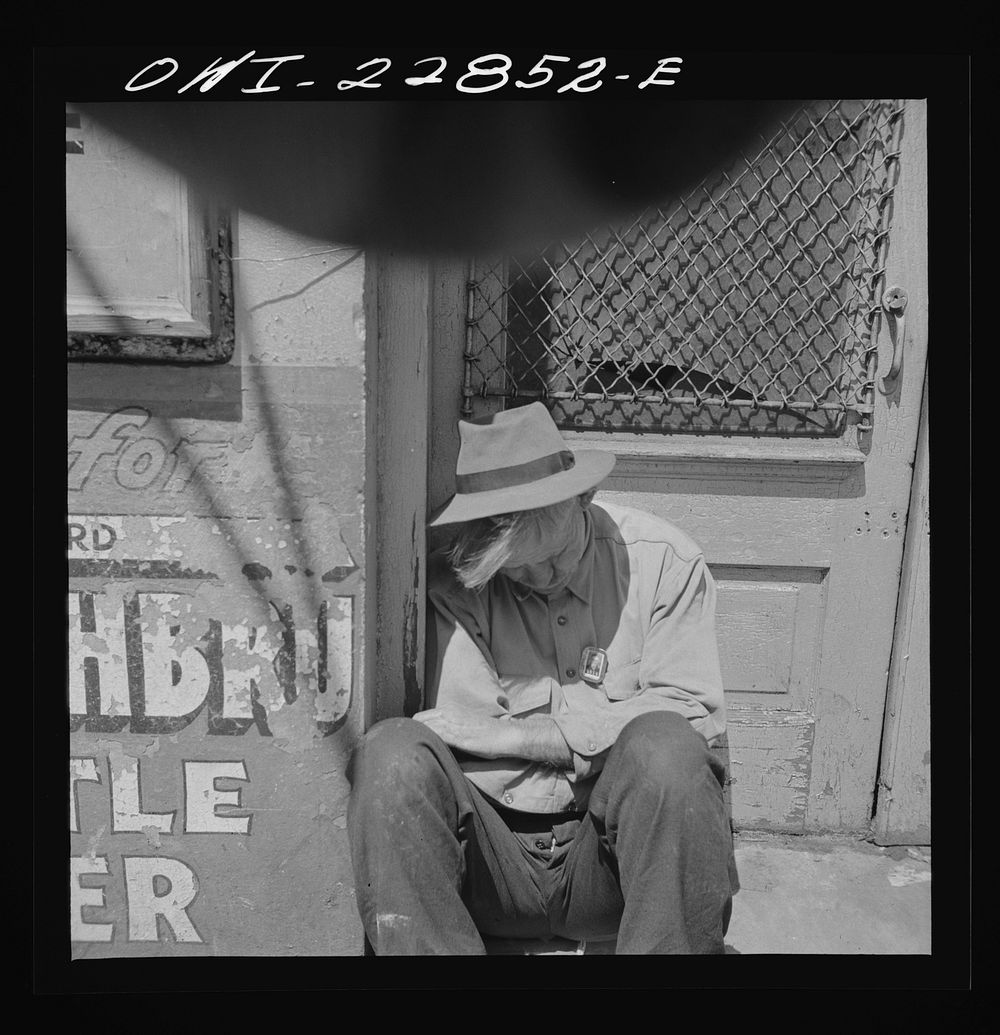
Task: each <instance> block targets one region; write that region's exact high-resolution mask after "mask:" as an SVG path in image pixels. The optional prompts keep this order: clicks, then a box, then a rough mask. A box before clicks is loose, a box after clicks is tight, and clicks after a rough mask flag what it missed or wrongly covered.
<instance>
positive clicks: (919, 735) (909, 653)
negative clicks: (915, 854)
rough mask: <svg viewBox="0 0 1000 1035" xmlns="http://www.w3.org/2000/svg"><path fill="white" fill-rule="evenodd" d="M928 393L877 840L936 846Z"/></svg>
mask: <svg viewBox="0 0 1000 1035" xmlns="http://www.w3.org/2000/svg"><path fill="white" fill-rule="evenodd" d="M927 391H928V388H927V377H926V375H925V377H924V394H923V400H922V402H921V407H920V427H919V430H918V433H917V451H916V457H915V460H914V464H913V483H912V486H911V489H910V504H909V508H908V512H907V518H906V536H905V539H904V543H903V571H902V577H901V580H900V587H899V603H898V605H897V608H896V626H895V632H894V634H893V641H892V660H891V662H890V665H889V687H888V692H887V695H886V708H885V722H884V726H883V731H882V757H881V760H880V765H879V776H878V802H877V806H876V810H875V818H874V822H873V829H874V834H875V841H876V842H877V843H878V844H921V845H929V844H930V843H931V815H930V804H931V803H930V796H931V795H930V792H931V788H930V777H931V768H930V754H931V753H930V747H931V731H930V646H929V643H930V599H929V597H930V520H929V513H928V455H927V448H928V447H927V439H928V427H927V408H928V407H927Z"/></svg>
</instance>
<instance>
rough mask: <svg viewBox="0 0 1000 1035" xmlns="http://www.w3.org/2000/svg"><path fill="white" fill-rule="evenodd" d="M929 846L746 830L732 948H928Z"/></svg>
mask: <svg viewBox="0 0 1000 1035" xmlns="http://www.w3.org/2000/svg"><path fill="white" fill-rule="evenodd" d="M930 858H931V856H930V849H929V848H912V847H905V848H904V847H892V848H879V847H877V846H876V845H873V844H869V843H868V842H866V841H856V840H848V839H845V838H843V837H791V836H783V835H777V834H769V835H768V834H756V835H755V834H752V833H749V832H748V833H744V834H742V835H740V836H739V837H738V838H737V841H736V863H737V866H738V868H739V874H740V883H741V885H742V888H741V890H740V892H739V894H738V895H736V897H735V898H734V899H733V916H732V920H731V922H730V925H729V933H728V934H727V936H726V950H727V952H739V953H777V952H780V953H891V954H897V953H929V952H930V951H931V863H930Z"/></svg>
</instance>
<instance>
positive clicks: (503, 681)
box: [500, 676, 552, 715]
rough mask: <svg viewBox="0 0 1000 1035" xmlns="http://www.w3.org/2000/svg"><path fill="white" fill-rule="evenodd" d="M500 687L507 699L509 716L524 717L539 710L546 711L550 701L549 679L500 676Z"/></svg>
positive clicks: (550, 685)
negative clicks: (543, 709)
mask: <svg viewBox="0 0 1000 1035" xmlns="http://www.w3.org/2000/svg"><path fill="white" fill-rule="evenodd" d="M500 686H501V688H502V689H503V692H504V695H505V696H506V698H507V710H508V711H509V712H510V714H511V715H525V714H527V713H528V712H533V711H536V710H538V709H539V708H545V709H546V710H548V708H549V704H550V702H551V700H552V683H551V680H549V679H545V678H530V679H529V678H528V677H525V676H508V677H503V676H501V677H500Z"/></svg>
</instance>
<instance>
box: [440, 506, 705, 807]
mask: <svg viewBox="0 0 1000 1035" xmlns="http://www.w3.org/2000/svg"><path fill="white" fill-rule="evenodd" d="M586 520H587V537H588V542H587V547H586V550H585V552H584V554H583V558H582V559H581V562H580V565H579V567H578V568H577V570H576V572H574V574H573V577H572V579H571V581H570V583H569V585H568V586H567V587H566V589H564V590H563V591H562V592H560V593H559V594H557V595H554V596H550V597H544V596H541V595H540V594H538V593H535V592H534V591H532V590H529V589H527V588H526V587H524V586H521V585H519V584H518V583H515V582H512V581H511V580H510V579H508V578H507V577H506V576H505V575H504V574H503V573H499V574H497V575H496V576H494V577H493V578H492V579H491V580H490V582H489V583H487V585H486V586H483V587H481V588H480V589H478V590H470V589H465V588H464V587H463V586H462V585H461V584H460V583H459V582H458V580H457V579H456V577H455V575H454V573H453V572H452V570H451V568H450V566H449V564H448V562H447V559H446V557H445V556H444V554H443V552H440V551H439V552H437V553H435V554H433V555H432V556H431V559H430V561H429V564H428V586H429V589H428V597H429V600H430V603H431V607H430V611H429V615H428V636H427V641H428V642H427V705H426V706H427V707H428V708H447V707H449V705H457V706H460V707H463V708H466V709H473V710H480V711H482V712H483V713H484V714H486V715H490V716H493V717H496V718H500V719H506V720H510V719H517V718H522V717H526V716H530V715H536V714H538V715H551V716H552V718H553V720H554V722H555V723H556V724H557V726H558V727H559V730H560V731H561V733H562V735H563V737H564V738H565V740H566V743H567V744H568V745H569V747H570V750H571V751H572V753H573V769H572V770H564V769H561V768H559V767H556V766H552V765H546V764H542V763H535V762H530V761H526V760H524V759H516V758H496V759H488V758H473V757H470V756H468V755H460V756H459V761H460V764H461V766H462V769H463V771H464V772H465V774H466V776H467V777H468V778H469V779H470V780H472V782H473V783H475V784H476V785H477V786H478V787H479V788H480V790H482V791H483V792H484V793H485V794H487V795H489V796H490V797H491V798H494V799H496V800H497V801H498V802H500V803H501V804H503V805H506V806H507V807H508V808H513V809H520V810H522V811H526V812H561V811H564V810H567V809H574V808H575V809H581V810H582V809H585V808H586V807H587V801H588V800H589V797H590V791H591V788H592V786H593V784H594V781H595V780H596V778H597V775H598V774H599V773H600V770H601V768H602V766H603V765H604V761H605V758H606V757H607V754H608V751H609V750H610V749H611V747H612V745H613V744H614V742H615V740H616V739H617V737H618V734H619V733H620V732H621V730H622V729H623V728H624V727H625V725H626V724H627V723H628V722H630V721H631V720H632V719H634V718H635V717H636V716H637V715H641V714H643V713H644V712H650V711H660V710H666V711H675V712H679V713H680V714H681V715H683V716H684V717H685V718H687V719H689V720H690V721H691V724H692V725H693V726H694V728H695V729H696V730H697V731H698V732H699V733H701V734H702V735H703V736H704V737H705V738H706V740H709V741H711V740H713V739H714V738H715V737H717V736H718V735H719V734H721V733H722V732H723V730H724V729H725V704H724V700H723V692H722V677H721V674H720V671H719V658H718V648H717V645H716V636H715V584H714V582H713V581H712V576H711V574H710V573H709V571H708V567H707V566H706V564H705V559H704V557H703V555H702V552H701V550H700V549H699V548H698V546H697V545H695V543H694V542H692V541H691V539H689V538H688V537H687V536H686V535H685V534H684V533H683V532H682V531H681V530H680V529H678V528H676V527H675V526H674V525H672V524H670V523H669V522H667V521H664V520H663V519H661V518H658V517H655V516H653V515H651V514H646V513H644V512H642V511H638V510H634V509H631V508H626V507H617V506H614V505H612V504H608V503H602V504H596V503H592V504H591V506H590V508H589V509H588V511H587V512H586ZM585 647H599V648H602V649H603V650H604V651H605V652H606V653H607V657H608V668H607V673H606V675H605V676H604V679H603V681H602V682H601V684H600V685H597V686H594V685H591V684H590V683H588V682H585V681H584V680H583V679H582V678H581V673H580V671H579V670H580V664H581V662H580V659H581V654H582V652H583V650H584V648H585Z"/></svg>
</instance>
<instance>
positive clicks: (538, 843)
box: [535, 841, 548, 848]
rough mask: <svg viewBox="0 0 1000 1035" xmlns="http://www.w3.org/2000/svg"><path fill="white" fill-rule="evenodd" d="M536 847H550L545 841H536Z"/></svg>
mask: <svg viewBox="0 0 1000 1035" xmlns="http://www.w3.org/2000/svg"><path fill="white" fill-rule="evenodd" d="M535 847H536V848H548V845H547V844H546V843H545V842H544V841H536V842H535Z"/></svg>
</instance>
